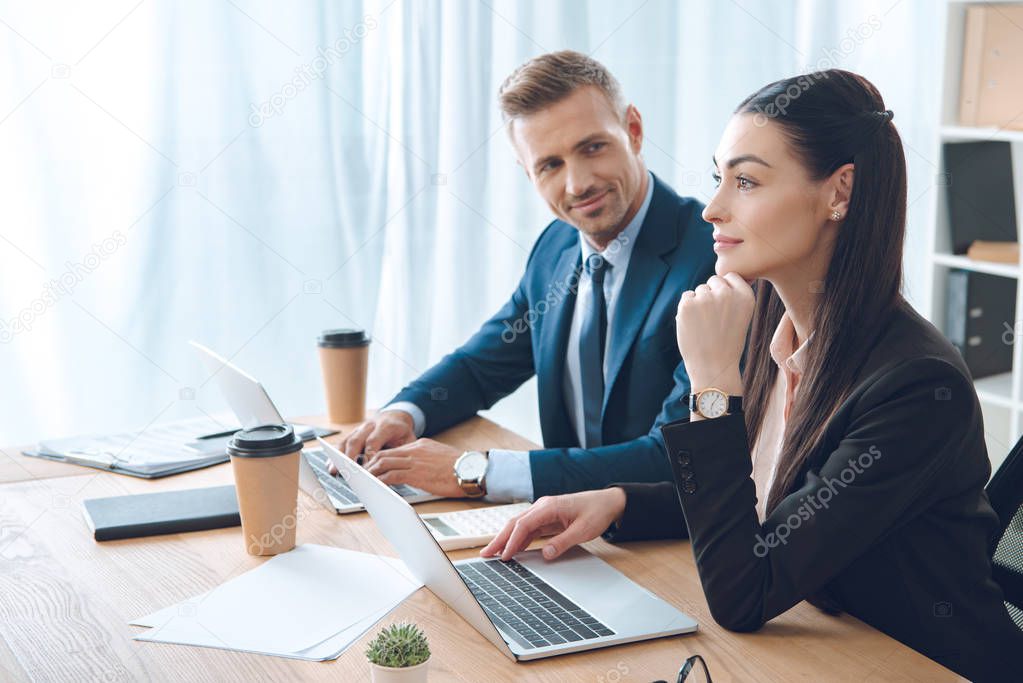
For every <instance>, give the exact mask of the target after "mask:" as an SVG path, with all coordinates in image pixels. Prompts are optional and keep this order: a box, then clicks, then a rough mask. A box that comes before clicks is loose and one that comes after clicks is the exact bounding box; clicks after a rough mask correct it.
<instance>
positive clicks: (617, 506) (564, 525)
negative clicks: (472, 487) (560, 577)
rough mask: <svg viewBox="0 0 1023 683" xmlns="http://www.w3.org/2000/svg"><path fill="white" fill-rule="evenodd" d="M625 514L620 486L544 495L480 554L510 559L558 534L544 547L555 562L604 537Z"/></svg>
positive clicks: (548, 556)
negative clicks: (562, 556)
mask: <svg viewBox="0 0 1023 683" xmlns="http://www.w3.org/2000/svg"><path fill="white" fill-rule="evenodd" d="M624 512H625V491H624V490H623V489H621V488H619V487H617V486H612V487H611V488H606V489H599V490H596V491H583V492H581V493H570V494H567V495H563V496H544V497H543V498H540V499H539V500H537V501H536V502H535V503H533V504H532V505H531V506H530V507H529V509H528V510H526V511H525V512H523V513H522V514H520V515H518V516H517V517H514V518H512V519H511V520H509V521H508V523H507V524H506V525H505V526H504V528H503V529H501V532H500V533H499V534H497V536H495V537H494V540H492V541H491V542H490V543H489V544H488V545H487V547H485V548H484V549H483V550H481V551H480V555H482V556H483V557H494V556H495V555H500V556H501V559H502V560H510V559H511V558H512V557H513V556H514V555H515V554H516V553H518V552H520V551H522V550H524V549H525V548H526V546H528V545H529V544H530V543H532V542H533V540H534V539H536V538H539V537H540V536H550V535H552V534H556V535H555V536H554V537H553V538H551V539H550V540H548V541H547V543H545V544H544V546H543V556H544V558H545V559H548V560H553V559H554V558H556V557H558V556H559V555H561V554H562V553H564V552H565V551H566V550H568V549H569V548H571V547H572V546H575V545H579V544H580V543H585V542H586V541H589V540H591V539H594V538H596V537H597V536H600V535H601V534H602V533H604V532H605V531H606V530H607V528H608V527H609V526H611V523H612V522H615V521H617V520H619V519H621V516H622V514H623V513H624Z"/></svg>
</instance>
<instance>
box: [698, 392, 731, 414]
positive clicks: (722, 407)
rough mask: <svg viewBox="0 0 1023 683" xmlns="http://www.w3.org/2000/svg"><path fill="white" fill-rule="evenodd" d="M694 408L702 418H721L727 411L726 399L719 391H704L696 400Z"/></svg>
mask: <svg viewBox="0 0 1023 683" xmlns="http://www.w3.org/2000/svg"><path fill="white" fill-rule="evenodd" d="M696 408H697V410H699V411H700V414H701V415H703V416H704V417H721V416H722V415H724V414H725V411H726V410H728V397H727V396H725V395H724V394H723V393H721V392H720V391H717V390H714V389H711V390H708V391H704V392H703V393H701V394H700V396H699V397H698V398H697V399H696Z"/></svg>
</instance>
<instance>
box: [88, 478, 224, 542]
mask: <svg viewBox="0 0 1023 683" xmlns="http://www.w3.org/2000/svg"><path fill="white" fill-rule="evenodd" d="M83 505H84V507H85V522H86V523H87V524H88V525H89V528H90V529H92V531H93V537H94V538H95V539H96V540H97V541H114V540H117V539H119V538H136V537H138V536H155V535H157V534H177V533H181V532H183V531H203V530H205V529H221V528H223V527H231V526H239V525H241V523H242V521H241V517H239V515H238V499H237V497H236V496H235V491H234V486H214V487H212V488H204V489H187V490H184V491H165V492H163V493H143V494H139V495H134V496H115V497H113V498H93V499H91V500H87V501H85V502H84V503H83Z"/></svg>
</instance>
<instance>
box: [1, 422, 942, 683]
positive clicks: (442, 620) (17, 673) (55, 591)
mask: <svg viewBox="0 0 1023 683" xmlns="http://www.w3.org/2000/svg"><path fill="white" fill-rule="evenodd" d="M296 421H306V422H312V423H317V424H326V423H324V422H323V421H322V419H319V420H317V419H309V418H297V419H296ZM334 439H336V437H334ZM441 440H443V441H445V442H448V443H451V444H453V445H456V446H458V447H461V448H470V447H477V448H479V447H503V448H530V447H531V446H532V444H530V443H529V442H528V441H526V440H524V439H522V438H521V437H518V436H516V435H515V434H513V433H511V432H509V431H508V430H505V429H503V428H501V427H499V426H498V425H495V424H494V423H492V422H488V421H486V420H483V419H479V418H476V419H473V420H469V421H468V422H466V423H465V424H463V425H460V426H458V427H456V428H454V429H452V430H449V431H448V432H447V433H445V434H444V435H442V437H441ZM3 450H4V453H5V454H3V455H0V482H3V483H2V484H0V680H4V681H8V680H47V681H49V680H61V681H65V680H74V681H81V680H102V681H122V680H157V681H182V680H187V681H199V680H211V681H213V680H215V681H228V680H239V681H241V680H244V681H253V680H274V681H278V680H323V681H327V680H331V681H361V680H368V678H369V667H368V664H367V663H366V659H365V656H364V654H363V653H364V650H365V648H366V644H367V643H368V641H369V640H370V639H371V638H372V636H373V634H374V633H375V632H376V631H377V630H378V628H379V627H374V628H373V629H371V630H370V632H369V633H367V634H366V636H364V637H363V638H362V639H361V640H360V641H359V642H358V643H356V644H355V645H354V646H353V647H351V648H350V649H349V650H348V651H347V652H346V653H345V654H343V655H342V656H341V657H340V658H339V659H338V660H337V661H334V662H324V663H315V662H301V661H294V660H287V659H281V658H276V657H266V656H261V655H248V654H242V653H237V652H228V651H221V650H212V649H204V648H197V647H186V646H180V645H166V644H159V643H143V642H137V641H133V640H131V636H133V635H135V634H136V633H139V632H141V630H142V629H139V628H137V627H134V626H129V625H128V621H129V620H130V619H132V618H134V617H138V616H141V615H144V614H148V613H150V612H152V611H155V610H157V609H159V608H161V607H165V606H167V605H169V604H173V603H175V602H178V601H181V600H184V599H185V598H188V597H190V596H193V595H195V594H197V593H200V592H203V591H206V590H209V589H211V588H213V587H215V586H217V585H218V584H220V583H222V582H224V581H226V580H227V579H230V578H232V577H234V576H237V575H238V574H240V573H242V572H244V571H246V570H248V569H252V568H253V567H256V566H257V565H259V564H260V563H261V562H262V561H263V560H262V559H258V558H254V557H250V556H248V555H246V554H245V552H244V549H243V543H242V538H241V530H240V529H238V528H235V529H219V530H215V531H204V532H197V533H190V534H177V535H169V536H156V537H150V538H143V539H134V540H125V541H113V542H107V543H96V542H95V541H93V540H92V536H91V534H90V533H89V531H88V529H87V527H86V525H85V522H84V520H83V518H82V514H81V501H82V500H83V499H86V498H96V497H101V496H110V495H118V494H125V493H142V492H149V491H162V490H172V489H182V488H194V487H200V486H214V485H218V484H225V483H231V481H232V476H231V469H230V466H229V465H219V466H216V467H212V468H208V469H205V470H200V471H197V472H190V473H187V474H183V475H178V476H175V477H169V478H167V479H160V480H155V481H146V480H141V479H134V478H131V477H126V476H120V475H115V474H109V473H103V472H93V471H91V470H88V469H85V468H80V467H76V466H73V465H63V464H59V463H41V462H37V461H36V460H34V459H31V458H27V457H24V456H21V455H20V454H19V453H18V449H15V448H6V449H3ZM12 460H13V461H12ZM478 504H479V503H469V502H463V501H436V502H432V503H427V504H425V505H421V506H418V509H419V510H420V511H428V510H430V511H436V510H446V509H454V508H464V507H470V506H472V505H478ZM300 506H301V507H302V508H303V509H306V510H308V512H309V514H308V515H307V516H306V517H305V518H304V519H303V521H302V523H301V524H300V526H299V528H298V542H299V543H320V544H324V545H335V546H338V547H343V548H350V549H353V550H360V551H365V552H373V553H380V554H385V555H391V556H396V553H395V552H394V550H393V549H392V548H391V547H390V545H389V544H388V543H387V541H386V540H384V539H383V537H382V536H381V535H380V534H379V533H378V532H377V530H376V528H375V526H374V524H373V522H372V520H371V519H369V517H368V515H366V513H358V514H353V515H345V516H336V515H332V514H330V513H328V512H327V511H325V510H323V509H322V508H319V507H317V506H314V505H313V504H312V502H311V501H310V500H309V498H307V497H305V496H303V495H301V494H300ZM586 547H587V548H588V549H589V550H590V551H591V552H593V553H594V554H596V555H598V556H600V557H601V558H603V559H604V560H606V561H607V562H609V563H610V564H612V565H613V566H615V567H617V568H618V569H619V570H621V571H622V572H624V573H625V574H627V575H629V576H630V577H631V578H633V579H634V580H635V581H637V582H638V583H640V584H642V585H643V586H646V587H647V588H648V589H650V590H651V591H653V592H655V593H657V594H658V595H660V596H661V597H662V598H664V599H665V600H667V601H668V602H670V603H672V604H673V605H676V606H677V607H678V608H679V609H681V610H682V611H684V612H686V613H687V614H689V615H691V616H693V617H694V618H695V619H696V620H697V621H698V622H699V624H700V629H699V631H698V632H697V633H696V634H692V635H686V636H678V637H674V638H665V639H661V640H656V641H649V642H645V643H634V644H630V645H622V646H617V647H611V648H605V649H602V650H596V651H591V652H588V653H578V654H571V655H563V656H560V657H553V658H550V659H547V660H541V661H536V662H529V663H522V664H516V663H513V662H511V661H510V660H508V659H506V658H505V657H504V656H503V655H501V654H500V653H498V651H497V650H495V649H494V648H493V646H491V645H490V644H489V643H488V642H487V641H486V640H484V639H483V637H482V636H480V635H479V634H478V633H477V632H476V631H475V630H474V629H472V628H471V627H470V626H469V625H468V624H467V623H465V622H464V621H462V619H461V618H460V617H459V616H458V615H457V614H456V613H455V612H453V611H452V610H451V609H449V608H448V607H447V606H446V605H445V604H444V603H442V602H441V601H440V600H438V599H437V598H436V597H434V595H433V594H432V593H430V591H429V590H427V589H425V588H424V589H421V590H420V591H418V592H417V593H416V594H415V595H413V596H412V597H411V598H410V599H409V600H407V601H406V602H405V603H404V604H402V605H401V606H399V607H398V608H397V609H396V610H395V611H394V612H393V613H392V614H391V616H389V617H388V618H387V619H386V622H390V621H395V620H400V619H409V620H412V621H415V622H417V623H419V624H420V625H421V626H422V627H423V628H424V629H425V631H426V633H427V636H428V638H429V640H430V647H431V650H432V651H433V656H432V658H431V660H430V681H431V682H434V683H440V682H442V681H463V682H466V683H470V682H475V681H481V680H487V681H492V682H498V681H523V680H526V681H551V682H552V683H553V682H555V681H557V682H559V683H560V682H561V681H586V682H588V683H617V682H619V681H622V682H627V681H640V682H648V681H652V680H654V679H658V678H664V679H666V680H669V681H674V677H675V673H676V671H677V670H678V667H679V665H680V663H681V662H682V660H683V659H685V657H687V656H688V655H690V654H693V653H700V654H702V655H703V657H704V658H705V659H706V660H707V663H708V665H709V667H710V670H711V675H712V676H713V678H714V680H715V682H716V683H726V682H727V681H753V680H756V681H792V680H806V681H857V682H860V681H895V680H899V681H906V680H919V681H955V680H962V679H959V678H958V677H957V676H955V675H954V674H953V673H951V672H950V671H948V670H947V669H944V668H943V667H941V666H939V665H938V664H935V663H934V662H932V661H931V660H929V659H927V658H926V657H924V656H923V655H920V654H917V653H916V652H914V651H913V650H911V649H910V648H908V647H905V646H903V645H901V644H900V643H898V642H897V641H895V640H893V639H891V638H889V637H887V636H885V635H884V634H882V633H880V632H879V631H876V630H874V629H873V628H871V627H869V626H867V625H865V624H863V623H862V622H860V621H858V620H856V619H854V618H852V617H850V616H848V615H846V616H841V617H829V616H826V615H824V614H822V613H820V612H818V611H817V610H816V609H815V608H813V607H811V606H810V605H808V604H806V603H802V604H800V605H798V606H797V607H795V608H794V609H792V610H790V611H789V612H787V613H786V614H784V615H782V616H781V617H779V618H777V619H775V620H773V621H772V622H771V623H770V624H768V625H767V626H766V627H765V628H764V629H762V630H761V631H760V632H758V633H753V634H737V633H731V632H728V631H726V630H724V629H722V628H721V627H720V626H718V625H717V624H715V623H714V621H713V620H712V619H711V616H710V613H709V611H708V609H707V602H706V600H705V599H704V597H703V591H702V590H701V588H700V581H699V577H698V576H697V573H696V569H695V567H694V564H693V557H692V553H691V552H690V549H689V545H688V543H687V542H682V541H658V542H644V543H631V544H625V545H621V546H614V545H610V544H608V543H605V542H604V541H602V540H599V539H598V540H596V541H592V542H590V543H588V544H587V545H586ZM475 552H476V551H473V550H464V551H456V552H454V553H451V556H452V557H453V558H454V559H460V558H462V557H468V556H470V555H472V554H474V553H475ZM339 578H340V577H339Z"/></svg>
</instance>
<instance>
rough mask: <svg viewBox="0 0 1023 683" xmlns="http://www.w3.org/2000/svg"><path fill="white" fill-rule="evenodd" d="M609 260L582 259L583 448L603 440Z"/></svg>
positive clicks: (593, 257)
mask: <svg viewBox="0 0 1023 683" xmlns="http://www.w3.org/2000/svg"><path fill="white" fill-rule="evenodd" d="M610 269H611V264H610V263H608V262H607V260H606V259H605V258H604V257H603V256H601V255H600V254H592V255H591V256H590V257H589V258H587V259H586V272H587V273H588V274H589V276H590V306H589V308H588V309H587V310H586V311H585V312H584V313H583V324H582V329H581V330H580V332H579V375H580V379H581V384H582V392H583V425H584V430H585V432H586V443H585V444H583V446H584V447H585V448H594V447H596V446H600V445H601V444H602V443H603V438H602V435H601V423H602V422H603V420H602V415H601V413H602V409H603V406H604V342H605V340H606V339H607V302H606V301H605V300H604V276H605V275H607V271H608V270H610Z"/></svg>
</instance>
